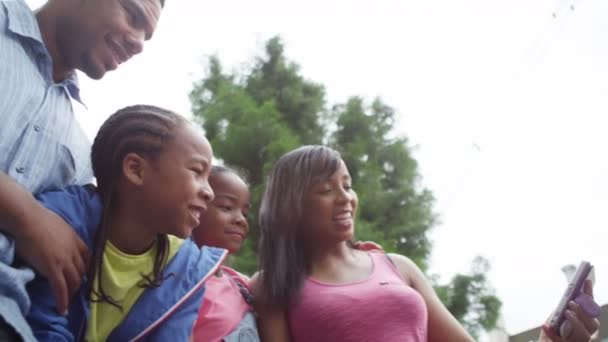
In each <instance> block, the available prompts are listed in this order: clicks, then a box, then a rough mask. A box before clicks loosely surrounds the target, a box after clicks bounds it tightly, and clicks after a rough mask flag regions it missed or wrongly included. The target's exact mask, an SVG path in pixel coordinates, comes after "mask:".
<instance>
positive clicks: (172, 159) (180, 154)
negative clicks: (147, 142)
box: [140, 125, 213, 238]
mask: <svg viewBox="0 0 608 342" xmlns="http://www.w3.org/2000/svg"><path fill="white" fill-rule="evenodd" d="M212 157H213V152H212V150H211V145H209V142H208V141H207V139H206V138H205V137H204V136H203V134H202V133H201V132H200V131H199V130H197V129H195V128H194V127H193V126H192V125H183V126H181V127H178V128H176V132H175V139H173V140H172V141H170V142H168V143H167V146H165V148H164V150H163V151H162V152H161V154H160V155H159V156H158V158H157V159H156V160H154V161H151V162H150V163H149V166H148V167H146V168H145V169H144V172H145V174H144V178H143V179H144V185H143V187H142V191H141V196H140V203H141V208H142V210H144V211H145V214H146V217H147V218H148V222H149V224H150V226H153V227H155V228H154V229H155V231H154V233H156V234H171V235H175V236H178V237H181V238H186V237H188V236H190V234H191V233H192V230H193V229H194V228H195V227H197V226H198V225H199V224H200V215H201V213H202V212H203V211H204V210H205V208H206V207H207V206H209V203H210V202H211V201H212V200H213V190H212V189H211V186H210V185H209V172H210V169H211V159H212Z"/></svg>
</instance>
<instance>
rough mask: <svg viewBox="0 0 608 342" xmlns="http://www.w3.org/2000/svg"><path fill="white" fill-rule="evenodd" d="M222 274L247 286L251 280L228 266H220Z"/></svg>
mask: <svg viewBox="0 0 608 342" xmlns="http://www.w3.org/2000/svg"><path fill="white" fill-rule="evenodd" d="M222 272H224V273H226V274H227V275H228V276H230V277H232V278H233V279H235V280H239V281H241V282H243V283H244V284H247V285H249V282H250V281H251V278H250V277H248V276H247V275H245V274H243V273H241V272H239V271H237V270H235V269H234V268H230V267H228V266H222Z"/></svg>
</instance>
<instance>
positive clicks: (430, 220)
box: [190, 38, 500, 334]
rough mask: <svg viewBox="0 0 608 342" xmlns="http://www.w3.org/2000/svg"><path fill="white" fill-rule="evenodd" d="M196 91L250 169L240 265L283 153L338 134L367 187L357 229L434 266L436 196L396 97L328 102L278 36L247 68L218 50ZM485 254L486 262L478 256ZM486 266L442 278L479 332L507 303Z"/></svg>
mask: <svg viewBox="0 0 608 342" xmlns="http://www.w3.org/2000/svg"><path fill="white" fill-rule="evenodd" d="M190 99H191V102H192V109H193V113H194V115H195V118H196V119H197V120H198V121H199V122H200V123H201V125H202V127H203V128H204V130H205V133H206V135H207V137H208V138H209V140H210V142H211V144H212V146H213V148H214V154H215V156H216V157H217V158H219V159H221V160H223V161H224V162H225V163H227V164H229V165H231V166H235V167H238V168H240V169H242V170H246V171H247V172H248V181H249V183H250V186H251V190H252V202H253V209H252V210H251V212H252V213H253V215H252V217H251V218H250V220H251V221H250V222H251V232H250V237H249V238H248V239H247V242H246V243H245V245H244V246H243V248H242V250H241V252H240V253H239V255H238V256H236V257H234V258H233V259H232V265H233V266H234V267H236V268H237V269H239V270H240V271H242V272H245V273H249V274H251V273H253V272H254V271H255V270H256V268H257V264H256V261H257V260H256V253H255V247H256V244H257V239H258V236H259V228H258V226H257V217H256V216H255V214H257V212H258V206H259V200H260V198H261V195H262V192H263V189H264V183H265V175H267V174H268V173H269V171H270V168H271V167H272V165H273V164H274V162H275V161H276V160H277V159H278V158H279V156H281V155H282V154H283V153H285V152H287V151H289V150H291V149H293V148H295V147H297V146H299V145H302V144H329V145H331V146H333V147H335V148H336V149H338V150H339V151H340V152H341V153H342V156H343V158H344V160H345V162H346V164H347V165H348V167H349V171H350V172H351V175H352V177H353V187H354V188H355V189H356V190H357V193H358V195H359V203H360V205H359V213H358V218H357V238H358V239H361V240H371V241H376V242H378V243H380V244H381V245H382V246H383V247H384V248H385V249H386V250H387V251H390V252H397V253H400V254H404V255H407V256H408V257H410V258H411V259H412V260H414V261H415V262H416V263H417V264H418V265H419V266H420V267H421V268H422V269H423V270H426V269H427V261H428V257H429V254H430V252H431V242H430V241H429V238H428V233H429V230H430V229H431V228H432V227H433V226H434V225H435V224H436V223H437V215H436V214H435V213H434V211H433V202H434V198H433V194H432V193H431V191H429V190H428V189H426V188H424V187H423V186H422V185H421V182H420V175H419V173H418V165H417V162H416V160H415V159H414V158H413V156H412V153H411V148H410V146H409V145H408V141H407V139H406V138H405V137H395V136H394V134H393V132H392V127H393V125H394V121H395V112H394V110H393V109H392V108H391V107H390V106H388V105H386V104H384V103H383V102H382V101H381V100H380V99H376V100H374V101H372V102H371V104H366V103H365V101H364V100H363V99H361V98H358V97H352V98H350V99H349V100H348V101H347V102H346V103H344V104H336V105H334V106H332V107H331V108H330V109H328V108H327V105H326V101H325V90H324V88H323V86H322V85H320V84H317V83H315V82H312V81H310V80H307V79H305V78H304V77H303V76H302V75H301V74H300V69H299V67H298V65H297V64H295V63H293V62H290V61H289V60H288V59H287V58H286V57H285V53H284V46H283V44H282V42H281V40H280V39H279V38H272V39H271V40H269V41H268V43H267V44H266V49H265V54H264V55H263V56H260V57H258V58H256V60H255V61H254V63H253V66H252V67H251V69H250V70H248V71H247V72H245V73H242V74H237V73H226V72H224V71H223V70H222V66H221V63H220V61H219V60H218V59H217V58H216V57H212V58H210V60H209V66H208V72H207V74H206V76H205V77H204V78H203V79H202V80H201V81H199V82H197V83H195V84H194V88H193V90H192V92H191V93H190ZM482 264H483V265H486V266H487V262H486V263H481V264H478V263H474V266H476V267H477V266H479V265H482ZM488 267H489V266H488ZM477 268H479V267H477ZM478 271H479V272H478V273H473V275H458V276H456V277H454V279H453V280H452V282H451V283H449V284H447V285H440V284H437V287H436V288H437V290H438V293H439V294H440V296H441V298H442V300H443V301H444V303H446V305H447V306H448V308H449V309H450V311H451V312H452V313H453V314H454V315H455V316H456V318H458V319H459V320H460V321H461V322H462V323H463V324H464V326H465V327H467V329H469V330H470V331H471V333H473V334H476V333H477V332H478V331H479V329H490V328H492V327H493V326H494V325H495V324H496V318H495V317H497V316H498V311H499V309H500V301H499V300H498V298H496V297H495V296H493V295H491V288H490V287H489V286H488V284H487V281H486V279H485V271H487V269H485V270H484V269H483V268H481V269H479V270H478Z"/></svg>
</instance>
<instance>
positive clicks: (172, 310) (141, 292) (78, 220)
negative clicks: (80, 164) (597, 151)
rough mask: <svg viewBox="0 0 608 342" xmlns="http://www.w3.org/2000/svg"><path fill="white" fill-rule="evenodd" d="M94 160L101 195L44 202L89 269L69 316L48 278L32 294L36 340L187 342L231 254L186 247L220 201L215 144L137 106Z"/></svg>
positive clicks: (100, 143)
mask: <svg viewBox="0 0 608 342" xmlns="http://www.w3.org/2000/svg"><path fill="white" fill-rule="evenodd" d="M91 157H92V165H93V172H94V175H95V177H96V179H97V187H92V186H89V187H80V186H75V187H68V188H66V189H65V190H62V191H55V192H48V193H44V194H42V195H40V196H39V200H40V201H41V202H42V203H43V204H44V205H45V206H46V207H47V208H49V209H50V210H51V211H53V212H55V213H56V214H58V215H59V216H61V217H62V218H63V219H64V220H66V221H67V222H68V223H69V224H70V225H71V226H73V227H74V229H75V230H76V232H77V233H78V234H79V236H80V237H81V238H82V239H83V241H85V243H86V244H87V245H88V247H89V249H90V250H91V253H92V261H91V263H90V265H89V268H88V270H87V272H86V274H87V276H86V279H85V281H84V284H83V286H82V287H81V288H80V290H79V292H78V293H77V295H76V297H75V298H73V299H72V300H71V303H70V306H69V311H68V313H67V315H61V314H59V313H57V312H55V310H54V308H55V307H56V305H55V303H54V301H55V299H54V296H52V295H51V294H52V292H51V289H50V287H49V284H48V282H47V281H46V279H44V278H42V277H40V276H38V277H37V278H36V279H35V280H34V281H33V282H32V283H31V285H30V286H29V287H28V291H29V292H30V294H31V298H32V310H31V311H30V313H29V315H28V320H29V323H30V324H31V326H32V329H33V330H34V333H35V335H36V338H38V339H39V340H41V341H73V340H76V341H81V340H87V341H105V340H108V341H130V340H141V339H146V340H157V341H184V340H188V339H189V338H190V337H191V334H192V328H193V325H194V321H195V319H196V316H197V312H198V308H199V307H200V304H201V301H202V297H203V291H204V289H203V283H204V281H205V280H206V279H207V278H208V277H209V276H210V275H211V274H213V273H215V272H216V270H217V269H218V267H219V265H220V264H221V263H222V261H223V259H224V258H225V256H226V253H227V252H226V251H225V250H222V249H218V248H210V247H204V248H202V249H199V248H198V247H197V246H196V244H195V243H194V242H192V241H191V240H189V239H188V240H183V239H184V238H187V237H189V236H190V234H191V233H192V230H193V229H194V228H196V227H197V226H199V224H200V213H201V211H203V210H205V209H206V207H207V205H208V204H209V202H211V201H212V200H213V196H214V195H213V190H212V189H211V187H210V186H209V183H208V176H209V172H210V169H211V159H212V150H211V146H210V145H209V142H208V141H207V140H206V139H205V137H204V136H203V135H202V134H201V132H200V131H199V130H197V129H196V128H195V126H193V125H192V124H190V123H189V122H188V121H187V120H185V119H183V118H182V117H180V116H179V115H177V114H175V113H172V112H170V111H168V110H164V109H161V108H158V107H153V106H143V105H140V106H133V107H127V108H124V109H121V110H119V111H118V112H116V113H115V114H113V115H112V116H111V117H110V118H109V119H108V120H107V121H106V122H105V123H104V124H103V125H102V127H101V128H100V130H99V132H98V134H97V137H96V138H95V141H94V143H93V147H92V152H91Z"/></svg>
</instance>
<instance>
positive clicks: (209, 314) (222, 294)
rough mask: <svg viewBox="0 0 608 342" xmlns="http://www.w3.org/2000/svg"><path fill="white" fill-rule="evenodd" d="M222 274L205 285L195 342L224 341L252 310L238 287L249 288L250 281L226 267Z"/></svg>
mask: <svg viewBox="0 0 608 342" xmlns="http://www.w3.org/2000/svg"><path fill="white" fill-rule="evenodd" d="M221 270H222V272H223V274H222V276H220V277H217V276H211V277H209V279H208V280H207V281H206V282H205V296H204V298H203V304H202V305H201V307H200V309H199V311H198V319H197V320H196V323H195V324H194V331H193V340H194V341H196V342H217V341H222V338H224V337H225V336H226V335H228V334H229V333H230V332H232V331H233V330H234V328H236V327H237V325H238V324H239V322H240V321H241V320H242V319H243V316H245V314H246V313H247V312H248V311H249V310H250V309H251V308H250V306H249V304H247V302H246V301H245V299H244V298H243V295H242V294H241V290H240V288H239V286H238V285H237V283H236V281H239V282H241V284H243V285H246V286H248V281H249V279H247V278H246V277H245V276H244V275H242V274H240V273H238V272H236V271H234V270H233V269H231V268H229V267H226V266H222V267H221Z"/></svg>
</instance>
